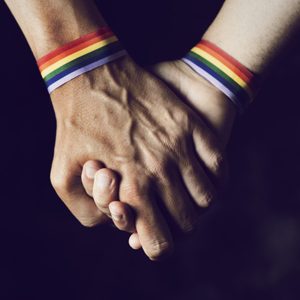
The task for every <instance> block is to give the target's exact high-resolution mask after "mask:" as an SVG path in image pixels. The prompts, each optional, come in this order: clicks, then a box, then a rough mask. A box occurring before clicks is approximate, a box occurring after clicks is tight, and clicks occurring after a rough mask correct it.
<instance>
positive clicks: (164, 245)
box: [148, 241, 173, 261]
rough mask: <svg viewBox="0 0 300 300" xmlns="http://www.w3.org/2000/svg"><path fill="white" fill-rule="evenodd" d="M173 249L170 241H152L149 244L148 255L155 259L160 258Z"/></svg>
mask: <svg viewBox="0 0 300 300" xmlns="http://www.w3.org/2000/svg"><path fill="white" fill-rule="evenodd" d="M172 250H173V246H172V244H171V243H170V242H167V241H153V242H152V245H151V251H150V252H149V254H148V257H149V258H150V259H151V260H153V261H155V260H161V259H163V258H164V257H165V256H167V255H169V254H170V253H171V252H172Z"/></svg>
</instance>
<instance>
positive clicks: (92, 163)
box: [81, 160, 104, 197]
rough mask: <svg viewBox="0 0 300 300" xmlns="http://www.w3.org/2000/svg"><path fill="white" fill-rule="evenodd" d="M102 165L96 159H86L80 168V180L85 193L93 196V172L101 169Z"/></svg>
mask: <svg viewBox="0 0 300 300" xmlns="http://www.w3.org/2000/svg"><path fill="white" fill-rule="evenodd" d="M103 167H104V165H103V164H102V163H101V162H99V161H96V160H89V161H87V162H86V163H85V164H84V165H83V168H82V172H81V181H82V185H83V187H84V189H85V191H86V193H87V194H88V195H89V196H90V197H93V185H94V178H95V174H96V172H97V171H98V170H99V169H102V168H103Z"/></svg>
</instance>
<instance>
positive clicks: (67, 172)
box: [50, 161, 109, 227]
mask: <svg viewBox="0 0 300 300" xmlns="http://www.w3.org/2000/svg"><path fill="white" fill-rule="evenodd" d="M81 172H82V168H81V167H80V166H79V164H74V163H73V162H70V161H64V162H63V163H62V162H58V161H55V162H53V165H52V169H51V176H50V178H51V183H52V185H53V187H54V189H55V191H56V193H57V194H58V196H59V197H60V198H61V199H62V200H63V202H64V203H65V205H66V206H67V207H68V209H69V210H70V211H71V213H72V214H73V215H74V216H75V217H76V218H77V219H78V220H79V222H80V223H81V224H82V225H84V226H86V227H92V226H95V225H97V224H102V223H105V222H107V221H108V220H109V218H107V216H105V215H104V214H103V213H102V212H101V211H100V210H99V209H98V208H97V206H96V205H95V202H94V201H93V199H91V198H90V197H89V196H88V195H87V193H86V191H85V189H84V188H83V185H82V182H81Z"/></svg>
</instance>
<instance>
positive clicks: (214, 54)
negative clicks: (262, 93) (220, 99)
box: [182, 40, 256, 111]
mask: <svg viewBox="0 0 300 300" xmlns="http://www.w3.org/2000/svg"><path fill="white" fill-rule="evenodd" d="M182 60H183V61H184V62H185V63H186V64H188V65H189V66H190V67H191V68H192V69H193V70H194V71H195V72H197V73H198V74H199V75H201V76H202V77H204V78H205V79H206V80H208V81H209V82H210V83H211V84H213V85H214V86H215V87H217V88H218V89H219V90H220V91H222V92H223V93H224V94H225V95H226V96H227V97H228V98H229V99H230V100H231V101H232V102H233V103H234V104H235V105H236V106H237V107H238V109H239V110H240V111H244V110H245V109H246V107H247V106H248V105H249V104H250V103H251V102H252V100H253V98H254V95H255V93H254V92H255V90H256V88H255V84H254V80H255V76H254V74H253V73H252V72H251V71H250V70H248V69H247V68H246V67H244V66H243V65H242V64H241V63H240V62H238V61H237V60H236V59H234V58H233V57H232V56H230V55H228V54H227V53H226V52H224V51H223V50H222V49H220V48H219V47H217V46H216V45H214V44H213V43H211V42H208V41H206V40H201V41H200V42H199V43H198V44H197V45H196V46H195V47H194V48H192V49H191V50H190V51H189V52H188V53H187V54H186V55H185V56H184V57H183V58H182Z"/></svg>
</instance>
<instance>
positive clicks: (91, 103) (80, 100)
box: [51, 57, 235, 260]
mask: <svg viewBox="0 0 300 300" xmlns="http://www.w3.org/2000/svg"><path fill="white" fill-rule="evenodd" d="M152 72H154V73H156V75H157V76H158V77H160V79H159V78H158V77H155V76H153V75H152V74H151V73H150V72H147V71H145V70H144V69H142V68H140V67H139V66H137V65H136V64H135V63H134V62H133V61H132V60H131V59H130V58H129V57H126V58H122V59H119V60H117V61H115V62H113V63H110V64H108V65H105V66H103V67H101V68H98V69H96V70H93V71H91V72H89V73H86V74H84V75H82V76H80V77H78V78H76V79H74V80H72V81H71V82H69V83H67V84H65V85H64V86H62V87H61V88H59V89H58V90H56V91H54V92H53V93H52V95H51V98H52V102H53V106H54V110H55V114H56V119H57V134H56V145H55V152H54V159H53V164H52V170H51V182H52V185H53V187H54V188H55V190H56V192H57V194H58V195H59V196H60V198H61V199H62V200H63V201H64V203H65V204H66V206H67V207H68V208H69V209H70V211H71V212H72V213H73V214H74V216H75V217H76V218H77V219H78V220H79V221H80V222H81V223H82V224H83V225H85V226H88V227H90V226H94V225H97V224H102V223H105V222H107V221H109V220H110V217H113V221H114V223H115V225H116V226H117V227H118V228H119V229H121V230H125V231H128V232H131V233H132V235H131V238H130V244H131V246H132V247H133V248H139V247H140V246H141V247H142V248H143V250H144V252H145V253H146V255H147V256H148V257H149V258H150V259H152V260H156V259H159V258H161V257H163V256H164V255H166V254H168V253H169V252H170V251H171V250H172V248H173V245H174V244H173V237H172V234H171V232H173V228H171V227H170V222H169V220H171V223H173V224H175V227H177V228H178V229H180V230H182V231H184V232H187V231H190V230H191V229H192V228H193V227H194V226H195V224H196V222H197V220H198V219H199V215H200V209H201V208H202V209H203V208H206V207H207V206H208V205H209V203H210V202H211V201H212V200H214V199H215V197H216V194H217V189H218V188H219V186H220V184H221V182H222V181H223V180H224V177H225V174H226V163H225V159H224V149H225V144H226V141H227V138H228V136H229V132H230V129H231V125H232V121H233V118H234V109H235V108H233V107H232V104H231V103H229V101H228V100H227V99H224V98H225V97H224V96H223V95H222V94H221V93H220V92H218V91H217V90H216V89H215V88H213V87H212V86H211V85H210V84H208V83H206V82H205V81H204V80H201V79H200V78H199V76H198V77H197V75H196V76H195V74H193V71H192V70H189V68H188V67H186V66H183V65H181V63H180V62H177V63H169V64H161V65H160V66H157V67H156V68H154V69H153V70H152ZM165 73H168V74H169V76H166V75H165ZM161 79H162V80H164V81H165V82H167V83H168V85H169V87H170V88H168V87H167V86H166V84H165V83H163V81H162V80H161ZM171 89H172V90H171ZM174 92H176V93H177V95H181V99H179V98H178V97H177V96H176V95H175V93H174Z"/></svg>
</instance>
